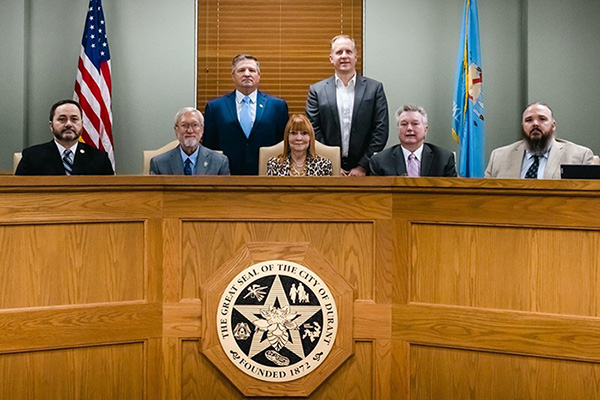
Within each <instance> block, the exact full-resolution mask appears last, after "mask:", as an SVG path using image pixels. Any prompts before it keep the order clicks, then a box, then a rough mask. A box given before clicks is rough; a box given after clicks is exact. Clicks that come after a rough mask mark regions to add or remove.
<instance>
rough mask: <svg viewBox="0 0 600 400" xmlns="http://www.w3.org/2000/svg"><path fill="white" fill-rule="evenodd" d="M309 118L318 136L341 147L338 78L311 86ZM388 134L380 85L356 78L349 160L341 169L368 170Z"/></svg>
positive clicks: (331, 144)
mask: <svg viewBox="0 0 600 400" xmlns="http://www.w3.org/2000/svg"><path fill="white" fill-rule="evenodd" d="M306 115H307V116H308V119H310V122H311V123H312V125H313V127H314V128H315V137H316V139H317V140H318V141H320V142H321V143H324V144H326V145H329V146H340V148H341V146H342V134H341V128H340V117H339V114H338V108H337V101H336V94H335V75H334V76H331V77H329V78H327V79H325V80H323V81H321V82H317V83H315V84H314V85H311V86H310V89H309V91H308V98H307V99H306ZM388 134H389V116H388V106H387V99H386V97H385V92H384V91H383V85H382V84H381V82H377V81H375V80H373V79H369V78H367V77H364V76H361V75H357V76H356V86H355V89H354V109H353V110H352V124H351V128H350V145H349V147H348V158H347V160H345V161H346V162H345V163H344V162H343V163H342V164H343V165H342V168H344V169H346V170H349V169H352V168H354V167H356V166H357V165H360V166H362V167H363V168H364V169H365V170H367V171H368V170H369V159H370V158H371V156H372V155H373V153H376V152H378V151H381V150H383V148H384V147H385V144H386V143H387V139H388Z"/></svg>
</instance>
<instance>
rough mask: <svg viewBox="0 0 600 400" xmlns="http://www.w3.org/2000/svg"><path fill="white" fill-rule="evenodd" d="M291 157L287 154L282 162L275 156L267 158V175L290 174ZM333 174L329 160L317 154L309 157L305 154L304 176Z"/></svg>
mask: <svg viewBox="0 0 600 400" xmlns="http://www.w3.org/2000/svg"><path fill="white" fill-rule="evenodd" d="M290 169H291V159H290V156H287V157H286V158H285V160H283V164H279V161H278V160H277V157H271V158H269V161H267V175H271V176H290ZM332 174H333V166H332V164H331V161H330V160H329V159H327V158H325V157H321V156H320V155H317V156H315V157H311V156H310V154H308V155H307V159H306V176H331V175H332Z"/></svg>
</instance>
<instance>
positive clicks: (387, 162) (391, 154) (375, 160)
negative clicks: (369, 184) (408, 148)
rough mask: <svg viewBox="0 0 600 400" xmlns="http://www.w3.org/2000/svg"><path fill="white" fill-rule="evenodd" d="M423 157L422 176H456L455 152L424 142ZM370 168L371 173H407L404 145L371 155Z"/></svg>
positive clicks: (401, 174) (399, 174) (397, 174)
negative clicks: (403, 151)
mask: <svg viewBox="0 0 600 400" xmlns="http://www.w3.org/2000/svg"><path fill="white" fill-rule="evenodd" d="M421 159H422V160H421V171H420V172H419V173H420V175H421V176H456V166H455V162H454V154H452V153H451V152H450V151H448V150H445V149H442V148H441V147H438V146H435V145H433V144H430V143H424V144H423V153H422V154H421ZM370 169H371V175H382V176H386V175H390V176H392V175H395V176H403V175H406V174H407V171H406V162H405V160H404V154H403V153H402V147H400V145H399V144H397V145H395V146H392V147H390V148H389V149H385V150H384V151H382V152H381V153H377V154H375V155H374V156H373V157H371V163H370Z"/></svg>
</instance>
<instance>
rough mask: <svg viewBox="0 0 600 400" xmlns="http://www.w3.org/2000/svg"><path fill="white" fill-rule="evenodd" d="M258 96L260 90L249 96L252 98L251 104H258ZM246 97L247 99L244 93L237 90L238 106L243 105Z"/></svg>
mask: <svg viewBox="0 0 600 400" xmlns="http://www.w3.org/2000/svg"><path fill="white" fill-rule="evenodd" d="M257 96H258V89H256V90H255V91H254V92H252V93H250V94H249V95H248V97H250V103H251V104H256V98H257ZM244 97H246V95H245V94H244V93H242V92H240V91H239V90H237V89H236V90H235V101H236V103H238V104H241V102H242V100H244Z"/></svg>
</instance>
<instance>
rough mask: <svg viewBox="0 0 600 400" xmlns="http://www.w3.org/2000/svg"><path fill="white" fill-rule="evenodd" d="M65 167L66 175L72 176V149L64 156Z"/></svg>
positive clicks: (64, 153) (67, 150)
mask: <svg viewBox="0 0 600 400" xmlns="http://www.w3.org/2000/svg"><path fill="white" fill-rule="evenodd" d="M62 162H63V166H64V167H65V173H66V174H67V175H71V174H72V173H73V161H71V149H66V150H65V151H64V152H63V156H62Z"/></svg>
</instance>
